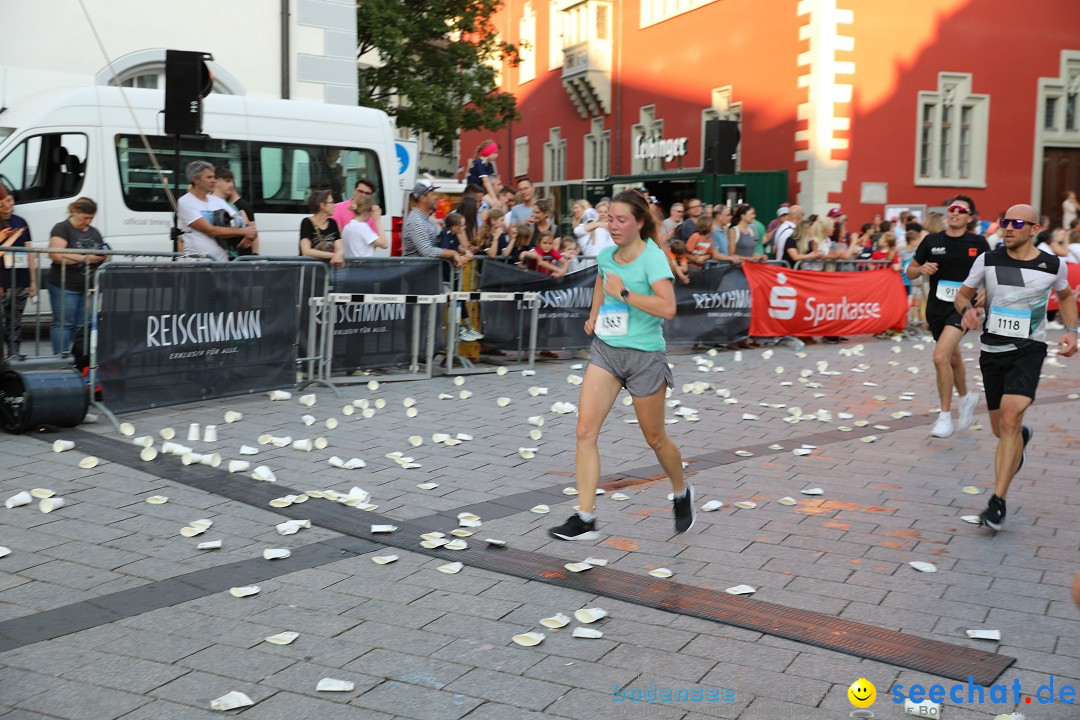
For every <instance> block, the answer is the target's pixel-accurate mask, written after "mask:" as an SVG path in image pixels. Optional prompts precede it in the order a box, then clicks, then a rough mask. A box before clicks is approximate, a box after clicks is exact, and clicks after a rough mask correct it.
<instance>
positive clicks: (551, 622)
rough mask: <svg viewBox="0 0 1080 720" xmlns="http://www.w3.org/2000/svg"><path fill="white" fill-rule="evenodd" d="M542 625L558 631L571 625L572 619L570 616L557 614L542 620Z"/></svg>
mask: <svg viewBox="0 0 1080 720" xmlns="http://www.w3.org/2000/svg"><path fill="white" fill-rule="evenodd" d="M540 624H541V625H543V626H544V627H546V628H548V629H551V630H557V629H558V628H561V627H566V626H567V625H569V624H570V617H569V616H568V615H564V614H563V613H556V614H555V615H552V616H551V617H546V618H543V619H542V620H540Z"/></svg>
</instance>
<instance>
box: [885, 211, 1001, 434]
mask: <svg viewBox="0 0 1080 720" xmlns="http://www.w3.org/2000/svg"><path fill="white" fill-rule="evenodd" d="M974 214H975V202H974V201H973V200H972V199H971V198H969V197H968V196H967V195H957V196H956V197H954V198H953V199H952V200H950V201H949V215H948V218H947V219H946V225H945V231H944V232H939V233H934V234H933V235H928V236H926V238H925V239H924V240H923V241H922V242H921V243H920V244H919V247H918V249H916V250H915V257H914V258H912V260H911V264H909V265H908V266H907V269H906V270H905V271H904V272H905V273H907V276H908V279H910V280H914V279H915V278H917V277H918V276H920V275H928V276H929V277H930V296H929V297H928V298H927V301H926V323H927V325H929V326H930V334H931V335H933V336H934V340H936V341H937V347H935V348H934V372H935V373H936V374H937V389H938V395H939V396H940V399H941V412H940V413H939V414H938V419H937V422H935V423H934V427H933V429H932V430H931V431H930V434H931V435H933V436H934V437H939V438H946V437H949V436H950V435H952V434H953V421H952V390H953V387H954V386H955V387H956V392H957V393H958V394H959V395H960V401H959V407H960V417H959V421H958V423H957V426H958V427H959V429H960V430H966V429H967V427H968V426H969V425H971V420H972V418H973V417H974V416H975V406H976V405H978V404H979V395H978V393H975V392H971V393H969V392H968V389H967V379H966V378H965V376H964V358H963V357H961V355H960V340H961V339H962V338H963V337H964V331H963V330H962V329H961V327H960V313H958V312H956V308H954V307H953V301H954V300H955V299H956V293H957V292H959V290H960V285H961V283H963V282H964V280H965V279H966V278H967V276H968V273H969V272H970V271H971V266H972V264H974V262H975V258H977V257H978V256H979V255H981V254H983V253H984V252H988V251H989V250H990V245H989V244H988V243H987V242H986V238H984V237H983V236H982V235H977V234H976V233H973V232H968V222H969V221H970V220H971V218H972V216H973V215H974Z"/></svg>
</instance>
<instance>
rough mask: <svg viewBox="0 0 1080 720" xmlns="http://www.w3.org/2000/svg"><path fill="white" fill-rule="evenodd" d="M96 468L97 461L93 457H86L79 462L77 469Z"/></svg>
mask: <svg viewBox="0 0 1080 720" xmlns="http://www.w3.org/2000/svg"><path fill="white" fill-rule="evenodd" d="M97 466H98V459H97V458H96V457H94V456H93V455H87V456H86V457H84V458H83V459H82V460H80V461H79V467H81V468H82V469H83V470H90V469H91V468H96V467H97Z"/></svg>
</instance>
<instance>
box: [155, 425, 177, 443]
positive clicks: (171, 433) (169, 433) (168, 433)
mask: <svg viewBox="0 0 1080 720" xmlns="http://www.w3.org/2000/svg"><path fill="white" fill-rule="evenodd" d="M158 435H160V436H161V439H162V440H172V439H173V438H175V437H176V431H175V430H173V429H172V428H171V427H167V428H162V429H161V430H159V431H158Z"/></svg>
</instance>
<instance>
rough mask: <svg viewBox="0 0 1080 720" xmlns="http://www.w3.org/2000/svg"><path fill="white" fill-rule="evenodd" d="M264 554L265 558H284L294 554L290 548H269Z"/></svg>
mask: <svg viewBox="0 0 1080 720" xmlns="http://www.w3.org/2000/svg"><path fill="white" fill-rule="evenodd" d="M262 555H263V559H264V560H282V559H284V558H287V557H289V556H290V555H292V551H291V550H289V549H288V548H267V549H265V550H263V554H262Z"/></svg>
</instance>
